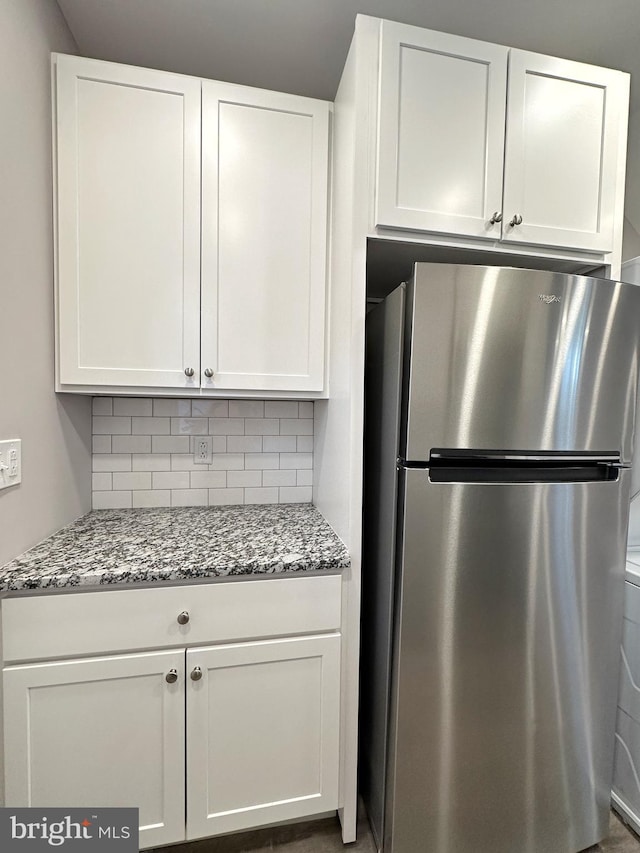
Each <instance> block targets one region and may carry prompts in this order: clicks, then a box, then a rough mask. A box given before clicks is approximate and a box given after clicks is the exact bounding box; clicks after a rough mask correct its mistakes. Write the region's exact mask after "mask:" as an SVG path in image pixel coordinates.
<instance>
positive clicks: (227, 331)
mask: <svg viewBox="0 0 640 853" xmlns="http://www.w3.org/2000/svg"><path fill="white" fill-rule="evenodd" d="M202 123H203V133H202V139H203V147H202V153H203V166H202V171H203V174H202V369H203V378H202V383H203V387H210V388H220V389H261V390H264V391H271V390H275V391H284V390H295V391H321V390H322V388H323V384H324V322H325V321H324V311H325V277H326V254H327V242H326V235H327V192H328V142H329V108H328V104H327V103H326V102H324V101H316V100H312V99H309V98H301V97H296V96H293V95H287V94H282V93H279V92H268V91H265V90H262V89H252V88H247V87H245V86H235V85H233V84H228V83H213V82H209V81H204V82H203V88H202ZM205 371H207V373H205ZM209 372H210V373H211V374H212V375H211V376H208V373H209Z"/></svg>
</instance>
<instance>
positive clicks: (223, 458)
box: [211, 453, 245, 471]
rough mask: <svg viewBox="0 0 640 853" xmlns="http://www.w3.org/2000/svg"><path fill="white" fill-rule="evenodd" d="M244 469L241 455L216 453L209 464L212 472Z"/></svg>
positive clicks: (242, 455)
mask: <svg viewBox="0 0 640 853" xmlns="http://www.w3.org/2000/svg"><path fill="white" fill-rule="evenodd" d="M244 467H245V465H244V454H243V453H216V454H214V456H213V462H212V463H211V469H212V470H213V471H242V470H243V469H244Z"/></svg>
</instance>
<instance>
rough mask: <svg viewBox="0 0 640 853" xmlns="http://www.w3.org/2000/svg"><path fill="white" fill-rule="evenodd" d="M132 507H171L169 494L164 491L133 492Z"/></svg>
mask: <svg viewBox="0 0 640 853" xmlns="http://www.w3.org/2000/svg"><path fill="white" fill-rule="evenodd" d="M133 505H134V506H135V507H150V506H171V492H170V491H168V490H166V489H152V490H150V491H148V492H133Z"/></svg>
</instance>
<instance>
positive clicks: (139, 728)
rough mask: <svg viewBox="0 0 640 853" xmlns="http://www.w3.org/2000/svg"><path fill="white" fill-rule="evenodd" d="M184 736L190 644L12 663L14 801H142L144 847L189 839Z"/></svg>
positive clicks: (8, 732)
mask: <svg viewBox="0 0 640 853" xmlns="http://www.w3.org/2000/svg"><path fill="white" fill-rule="evenodd" d="M172 669H173V670H175V671H176V673H177V675H178V679H177V681H176V682H175V683H172V684H169V683H168V682H167V681H166V680H165V677H166V675H167V673H169V671H170V670H172ZM184 736H185V734H184V650H180V651H172V652H151V653H146V654H137V655H123V656H118V657H104V658H89V659H84V660H72V661H64V662H60V663H44V664H30V665H27V666H12V667H7V668H5V670H4V748H5V768H4V773H5V790H6V805H7V806H43V807H46V806H60V807H67V806H103V807H107V806H129V807H137V808H139V809H140V844H141V846H142V847H150V846H155V845H156V844H169V843H171V842H175V841H180V840H182V839H184V836H185V825H184V820H185V816H184V785H185V777H184Z"/></svg>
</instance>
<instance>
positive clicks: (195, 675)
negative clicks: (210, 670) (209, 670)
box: [191, 666, 202, 681]
mask: <svg viewBox="0 0 640 853" xmlns="http://www.w3.org/2000/svg"><path fill="white" fill-rule="evenodd" d="M201 678H202V670H201V669H200V667H199V666H197V667H196V668H195V669H194V670H192V671H191V681H200V679H201Z"/></svg>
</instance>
